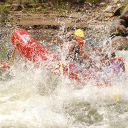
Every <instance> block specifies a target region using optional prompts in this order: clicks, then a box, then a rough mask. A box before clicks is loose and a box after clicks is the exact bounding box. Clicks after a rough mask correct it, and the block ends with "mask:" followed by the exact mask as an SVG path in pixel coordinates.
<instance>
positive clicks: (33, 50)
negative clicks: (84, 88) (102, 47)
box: [11, 29, 94, 83]
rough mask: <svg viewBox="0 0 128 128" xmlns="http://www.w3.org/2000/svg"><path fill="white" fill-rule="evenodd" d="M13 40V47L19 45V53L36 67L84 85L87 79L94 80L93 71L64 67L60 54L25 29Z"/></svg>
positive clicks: (14, 35) (77, 66)
mask: <svg viewBox="0 0 128 128" xmlns="http://www.w3.org/2000/svg"><path fill="white" fill-rule="evenodd" d="M11 40H12V43H13V45H15V44H16V45H17V49H18V51H19V53H20V54H21V55H22V56H24V57H25V58H27V59H28V60H30V61H32V62H33V63H34V64H35V65H36V66H43V67H44V68H46V69H48V70H49V71H50V72H52V73H54V74H56V75H59V76H61V75H63V76H68V77H69V78H70V79H73V80H76V81H78V82H82V83H83V81H85V79H87V78H89V79H90V78H94V76H93V75H92V72H91V71H89V70H88V69H86V68H82V67H81V66H79V65H77V64H74V63H67V64H65V65H64V64H63V62H62V61H61V60H60V59H59V55H58V54H56V53H53V52H50V51H48V50H47V49H46V48H44V47H43V46H42V45H40V44H39V43H37V42H36V41H35V40H34V39H33V38H32V36H31V35H30V34H29V33H27V32H26V31H25V30H23V29H17V30H15V31H14V32H13V33H12V36H11Z"/></svg>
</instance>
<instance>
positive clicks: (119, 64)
mask: <svg viewBox="0 0 128 128" xmlns="http://www.w3.org/2000/svg"><path fill="white" fill-rule="evenodd" d="M111 64H112V68H113V70H114V72H116V73H119V72H120V70H122V72H124V71H125V65H124V62H123V57H116V58H113V59H111Z"/></svg>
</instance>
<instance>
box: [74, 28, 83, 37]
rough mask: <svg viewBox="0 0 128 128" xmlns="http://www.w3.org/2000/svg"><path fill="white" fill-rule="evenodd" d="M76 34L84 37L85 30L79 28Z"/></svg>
mask: <svg viewBox="0 0 128 128" xmlns="http://www.w3.org/2000/svg"><path fill="white" fill-rule="evenodd" d="M74 35H75V36H79V37H84V32H83V31H82V30H81V29H77V30H76V31H75V32H74Z"/></svg>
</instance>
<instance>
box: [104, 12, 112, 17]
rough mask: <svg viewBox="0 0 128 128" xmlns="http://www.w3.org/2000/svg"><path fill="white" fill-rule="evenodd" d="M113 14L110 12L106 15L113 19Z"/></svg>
mask: <svg viewBox="0 0 128 128" xmlns="http://www.w3.org/2000/svg"><path fill="white" fill-rule="evenodd" d="M112 16H113V13H111V12H109V13H105V17H112Z"/></svg>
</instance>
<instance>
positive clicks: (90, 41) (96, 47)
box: [84, 37, 99, 48]
mask: <svg viewBox="0 0 128 128" xmlns="http://www.w3.org/2000/svg"><path fill="white" fill-rule="evenodd" d="M84 40H87V41H88V42H89V43H90V44H92V45H93V46H94V47H95V48H99V47H98V46H97V45H96V44H95V43H94V42H92V41H90V40H89V39H87V38H86V37H84Z"/></svg>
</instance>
